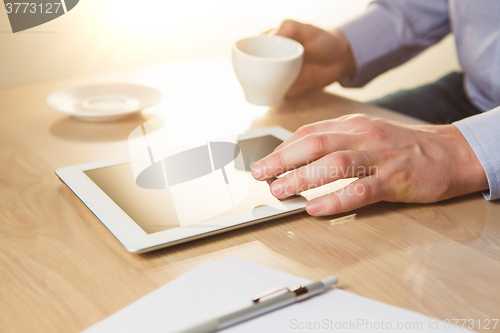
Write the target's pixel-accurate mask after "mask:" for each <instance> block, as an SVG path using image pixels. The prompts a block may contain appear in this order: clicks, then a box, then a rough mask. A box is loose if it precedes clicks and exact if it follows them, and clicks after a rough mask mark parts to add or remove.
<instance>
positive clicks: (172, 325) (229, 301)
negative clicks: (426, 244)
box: [84, 257, 465, 333]
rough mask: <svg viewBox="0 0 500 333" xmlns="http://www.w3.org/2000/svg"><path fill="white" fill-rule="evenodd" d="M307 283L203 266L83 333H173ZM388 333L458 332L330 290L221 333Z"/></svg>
mask: <svg viewBox="0 0 500 333" xmlns="http://www.w3.org/2000/svg"><path fill="white" fill-rule="evenodd" d="M309 282H310V281H309V280H307V279H303V278H300V277H297V276H294V275H291V274H287V273H284V272H281V271H277V270H274V269H271V268H268V267H265V266H261V265H258V264H255V263H252V262H248V261H245V260H241V259H237V258H234V257H226V258H225V259H223V260H222V261H221V262H218V263H216V262H212V261H207V262H205V263H203V264H201V265H199V266H198V267H196V268H194V269H192V270H191V271H189V272H188V273H186V274H184V275H182V276H181V277H179V278H177V279H175V280H174V281H172V282H171V283H169V284H167V285H165V286H163V287H161V288H159V289H157V290H155V291H154V292H152V293H150V294H148V295H146V296H144V297H143V298H141V299H139V300H137V301H136V302H134V303H132V304H130V305H129V306H127V307H125V308H124V309H122V310H120V311H118V312H117V313H115V314H113V315H112V316H110V317H108V318H106V319H104V320H102V321H101V322H99V323H97V324H95V325H94V326H92V327H90V328H88V329H87V330H85V331H84V332H86V333H98V332H106V333H109V332H175V331H178V330H181V329H183V328H187V327H189V326H191V325H193V324H196V323H198V322H202V321H205V320H208V319H211V318H213V317H216V316H219V315H222V314H225V313H227V312H231V311H234V310H236V309H239V308H242V307H245V306H248V305H250V304H251V300H252V298H253V297H254V296H255V295H257V294H260V293H262V292H264V291H267V290H270V289H273V288H275V287H277V286H283V285H285V286H287V287H295V286H297V285H301V284H306V283H309ZM447 326H450V327H449V328H447ZM389 331H390V332H401V331H405V332H449V331H450V332H451V331H453V332H461V331H462V330H461V329H459V328H458V327H457V328H453V325H449V324H446V323H444V322H442V321H438V320H437V319H433V318H429V317H427V316H424V315H421V314H418V313H415V312H412V311H408V310H405V309H400V308H397V307H394V306H391V305H387V304H384V303H381V302H377V301H373V300H370V299H367V298H364V297H361V296H358V295H355V294H352V293H349V292H346V291H343V290H340V289H332V290H330V291H328V292H325V293H323V294H322V295H319V296H316V297H313V298H311V299H308V300H306V301H303V302H300V303H296V304H294V305H291V306H288V307H286V308H283V309H280V310H277V311H274V312H271V313H269V314H267V315H264V316H261V317H258V318H255V319H253V320H250V321H248V322H245V323H242V324H240V325H236V326H233V327H231V328H229V329H227V330H224V333H243V332H252V333H253V332H259V333H261V332H389ZM463 331H465V330H463Z"/></svg>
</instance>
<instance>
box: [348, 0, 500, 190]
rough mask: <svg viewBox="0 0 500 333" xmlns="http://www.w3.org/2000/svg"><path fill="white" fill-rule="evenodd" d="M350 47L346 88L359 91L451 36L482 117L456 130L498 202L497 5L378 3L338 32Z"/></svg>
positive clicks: (431, 0) (427, 0) (450, 0)
mask: <svg viewBox="0 0 500 333" xmlns="http://www.w3.org/2000/svg"><path fill="white" fill-rule="evenodd" d="M340 30H341V31H342V32H343V33H344V34H345V36H346V37H347V39H348V40H349V43H350V45H351V48H352V51H353V53H354V57H355V59H356V64H357V68H358V70H357V74H356V76H355V77H354V78H352V79H351V80H349V82H342V84H343V85H344V86H350V87H360V86H363V85H365V84H366V83H368V82H369V81H370V80H371V79H373V78H374V77H376V76H377V75H379V74H381V73H383V72H385V71H387V70H389V69H391V68H394V67H396V66H398V65H400V64H402V63H404V62H405V61H407V60H409V59H411V58H412V57H414V56H416V55H417V54H419V53H420V52H422V51H423V50H425V49H426V48H427V47H429V46H431V45H433V44H435V43H437V42H439V41H440V40H441V39H442V38H443V37H444V36H446V35H447V34H448V33H450V32H452V33H453V34H454V35H455V40H456V47H457V52H458V58H459V61H460V65H461V66H462V69H463V70H464V74H465V82H464V84H465V91H466V93H467V95H468V97H469V99H470V101H471V102H472V103H473V104H474V105H476V106H477V107H478V108H479V109H480V110H482V111H487V112H483V113H482V114H479V115H476V116H473V117H468V118H465V119H463V120H460V121H458V122H455V123H454V125H455V126H457V127H458V129H459V130H460V131H461V132H462V134H463V135H464V137H465V138H466V140H467V141H468V142H469V144H470V145H471V147H472V149H473V150H474V152H475V154H476V156H477V157H478V159H479V161H480V162H481V165H482V166H483V168H484V170H485V172H486V176H487V178H488V183H489V191H487V192H485V193H484V196H485V198H486V199H488V200H493V199H498V198H500V107H498V106H499V105H500V0H377V1H373V2H372V3H370V5H369V6H368V9H367V11H366V12H365V13H364V14H363V15H361V16H360V17H358V18H356V19H354V20H353V21H351V22H349V23H347V24H345V25H343V26H342V27H340Z"/></svg>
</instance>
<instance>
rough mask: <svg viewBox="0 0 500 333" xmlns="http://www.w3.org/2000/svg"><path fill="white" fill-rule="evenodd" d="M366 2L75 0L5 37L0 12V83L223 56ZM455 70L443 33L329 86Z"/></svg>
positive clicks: (362, 92)
mask: <svg viewBox="0 0 500 333" xmlns="http://www.w3.org/2000/svg"><path fill="white" fill-rule="evenodd" d="M367 3H368V0H314V1H303V0H295V1H291V0H279V1H278V0H238V1H234V0H233V1H230V0H210V1H207V0H205V1H203V0H184V1H169V0H141V1H130V0H128V1H127V0H81V1H80V3H79V4H78V6H77V7H75V8H74V9H73V10H72V11H71V12H69V13H67V14H66V15H63V16H62V17H60V18H58V19H56V20H54V21H52V22H49V23H46V24H44V25H42V26H39V27H35V28H32V29H30V30H28V31H25V32H20V33H16V34H12V33H11V32H10V26H9V23H8V18H7V14H6V12H5V11H3V10H0V86H6V85H17V84H23V83H29V82H34V81H40V80H50V79H57V78H63V77H74V76H84V75H89V74H95V73H101V72H107V71H114V70H119V69H124V68H130V67H137V66H142V65H146V64H150V63H154V62H163V61H174V60H179V59H187V58H196V57H207V56H214V55H229V50H230V45H231V44H232V43H233V42H234V41H235V40H237V39H239V38H241V37H244V36H248V35H254V34H257V33H259V32H261V31H264V30H267V29H269V28H271V27H275V26H277V25H279V23H280V22H281V21H282V20H283V19H285V18H293V19H297V20H300V21H304V22H309V23H313V24H316V25H319V26H321V27H324V28H331V27H334V26H336V25H338V24H340V23H342V22H343V21H345V20H347V19H349V18H351V17H353V16H354V15H357V14H358V13H360V12H362V11H363V10H364V8H365V6H366V4H367ZM457 68H459V66H458V62H457V60H456V55H455V51H454V46H453V40H452V39H451V38H448V39H447V40H445V41H444V42H442V43H441V44H440V45H438V46H437V47H434V48H432V49H431V50H429V51H427V52H426V53H425V54H423V55H422V56H420V57H419V58H418V59H416V60H414V61H412V62H410V63H409V64H407V65H405V66H402V67H401V68H398V69H396V70H393V71H391V72H389V73H388V74H386V75H383V76H381V77H379V78H378V79H376V80H375V81H373V82H372V83H370V84H369V85H368V86H367V87H365V88H363V89H349V90H346V89H342V88H341V87H339V86H335V85H334V86H332V87H331V90H332V91H335V92H338V93H341V94H345V95H347V96H350V97H352V98H356V99H360V100H366V99H369V98H372V97H376V96H380V95H382V94H385V93H387V92H390V91H394V90H396V89H398V88H401V87H413V86H416V85H418V84H421V83H424V82H428V81H431V80H434V79H436V78H438V77H439V76H441V75H443V74H445V73H447V72H449V71H450V70H453V69H457Z"/></svg>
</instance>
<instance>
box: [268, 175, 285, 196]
mask: <svg viewBox="0 0 500 333" xmlns="http://www.w3.org/2000/svg"><path fill="white" fill-rule="evenodd" d="M285 192H286V182H285V181H284V180H281V179H277V180H275V181H274V182H273V183H272V185H271V193H272V194H273V195H274V196H275V197H279V196H282V195H283V194H285Z"/></svg>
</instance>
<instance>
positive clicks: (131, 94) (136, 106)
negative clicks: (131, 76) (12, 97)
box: [47, 83, 161, 121]
mask: <svg viewBox="0 0 500 333" xmlns="http://www.w3.org/2000/svg"><path fill="white" fill-rule="evenodd" d="M160 99H161V94H160V92H159V91H158V90H156V89H153V88H149V87H145V86H140V85H136V84H122V83H117V84H99V85H91V86H81V87H74V88H69V89H65V90H59V91H56V92H54V93H52V94H50V95H49V96H48V97H47V105H48V106H50V107H51V108H52V109H54V110H56V111H58V112H61V113H65V114H69V115H72V116H74V117H76V118H78V119H81V120H84V121H113V120H118V119H121V118H125V117H128V116H130V115H131V114H133V113H136V112H140V111H141V110H142V109H144V108H147V107H149V106H151V105H153V104H155V103H158V102H159V101H160Z"/></svg>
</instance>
